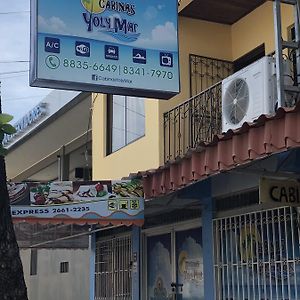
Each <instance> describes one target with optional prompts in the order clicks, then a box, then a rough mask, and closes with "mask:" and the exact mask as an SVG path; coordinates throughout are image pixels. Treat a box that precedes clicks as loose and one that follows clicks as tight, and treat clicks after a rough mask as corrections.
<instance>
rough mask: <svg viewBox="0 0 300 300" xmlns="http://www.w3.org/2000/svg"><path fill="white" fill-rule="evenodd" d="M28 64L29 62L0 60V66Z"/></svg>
mask: <svg viewBox="0 0 300 300" xmlns="http://www.w3.org/2000/svg"><path fill="white" fill-rule="evenodd" d="M14 63H29V60H0V64H14Z"/></svg>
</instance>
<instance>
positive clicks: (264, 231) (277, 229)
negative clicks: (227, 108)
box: [90, 1, 299, 300]
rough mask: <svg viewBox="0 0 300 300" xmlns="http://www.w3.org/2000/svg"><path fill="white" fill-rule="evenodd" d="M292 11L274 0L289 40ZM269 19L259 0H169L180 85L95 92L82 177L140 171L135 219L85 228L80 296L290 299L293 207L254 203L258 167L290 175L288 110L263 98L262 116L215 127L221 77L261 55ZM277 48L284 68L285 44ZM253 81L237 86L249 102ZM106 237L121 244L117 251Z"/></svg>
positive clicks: (268, 49) (271, 41)
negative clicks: (85, 279) (152, 92)
mask: <svg viewBox="0 0 300 300" xmlns="http://www.w3.org/2000/svg"><path fill="white" fill-rule="evenodd" d="M293 12H294V11H293V7H291V6H290V5H287V4H282V5H281V13H282V16H281V17H282V18H281V21H282V38H283V39H284V40H292V39H293V28H294V15H293ZM276 28H277V27H276V26H274V11H273V3H272V2H269V1H253V2H251V4H250V3H249V1H239V3H228V2H226V3H225V2H222V1H214V2H213V3H208V2H200V1H180V5H179V32H178V33H179V54H180V78H181V93H180V94H179V95H177V96H176V97H174V98H172V99H171V100H169V101H159V100H155V99H131V98H130V97H125V96H124V97H122V96H116V95H97V96H96V97H95V103H94V106H93V107H94V113H93V139H92V141H93V179H94V180H98V179H117V178H122V177H128V176H129V175H131V176H140V177H142V178H143V181H144V189H145V198H146V203H145V224H144V226H143V228H142V229H140V230H139V229H136V228H110V229H108V230H103V231H101V233H97V234H96V235H95V236H94V250H95V252H94V255H95V270H94V274H95V277H94V282H91V286H92V287H93V286H95V289H94V290H93V288H92V287H91V291H92V294H91V295H90V297H91V299H149V300H150V299H151V300H157V299H160V300H162V299H195V300H196V299H197V300H198V299H199V300H200V299H205V300H208V299H209V300H210V299H244V300H246V299H248V300H249V299H297V297H298V295H299V275H298V274H299V270H298V269H299V266H298V261H299V246H298V242H299V228H298V225H296V224H298V220H299V216H298V211H297V209H295V208H293V207H290V206H284V205H278V204H277V205H275V204H274V203H264V202H268V201H266V199H267V197H262V196H260V193H259V190H260V180H261V178H262V177H264V176H266V177H268V176H269V177H272V178H277V179H278V178H279V179H280V180H282V182H285V181H287V180H288V179H290V178H291V177H292V178H295V177H296V173H297V170H298V169H297V168H296V167H295V168H292V167H291V166H292V165H294V166H297V165H298V160H297V155H298V150H297V149H296V148H297V147H298V146H299V145H298V142H295V143H294V144H293V145H292V146H289V143H288V142H287V141H288V140H289V139H290V138H291V136H294V133H292V132H293V128H294V126H296V123H292V124H293V125H291V127H290V125H289V121H288V120H289V119H290V118H293V119H294V120H295V121H293V122H297V121H296V120H297V118H298V113H297V111H298V108H297V107H294V108H290V111H288V110H284V109H279V110H278V111H277V112H276V114H275V109H276V101H275V102H274V107H273V108H272V109H273V113H271V116H270V117H269V116H268V117H263V116H262V117H260V118H259V116H260V115H261V114H263V113H264V111H261V113H260V114H259V115H257V118H256V119H258V121H257V122H254V123H252V122H253V121H254V119H251V118H250V119H247V120H246V121H248V122H249V123H246V124H244V125H243V126H242V128H241V129H239V128H238V127H237V128H235V129H236V131H234V132H233V131H228V132H227V133H224V134H223V135H221V134H222V118H223V117H224V116H223V114H224V111H223V112H222V100H223V98H224V93H225V91H223V90H222V83H221V82H222V80H223V79H225V78H227V77H228V76H230V75H232V74H237V72H238V71H240V72H242V71H244V70H245V69H244V68H247V67H248V66H252V64H253V63H255V62H258V61H259V60H260V59H263V58H264V57H265V56H268V57H270V59H271V57H273V55H274V51H275V46H276V45H275V44H276V43H275V32H276V30H275V29H276ZM285 56H286V57H289V59H290V60H289V62H288V63H287V64H288V65H289V66H291V68H292V65H293V62H292V60H293V53H290V52H289V51H286V52H285ZM274 72H275V71H274V70H273V75H272V76H275V73H276V72H275V73H274ZM241 74H243V73H241ZM257 74H258V72H255V71H254V72H253V73H252V75H251V76H253V78H255V76H257ZM286 74H287V75H289V76H292V77H293V76H294V75H292V74H293V71H287V73H286ZM245 77H246V75H241V77H240V79H244V80H246V79H245ZM238 84H240V85H241V82H239V83H238ZM292 84H293V83H292ZM242 85H243V84H242ZM295 85H297V82H295ZM240 88H241V86H240V87H238V88H237V87H235V89H238V90H239V89H240ZM265 89H266V82H265V81H263V79H262V80H260V81H259V80H258V81H257V83H256V84H254V85H252V86H249V90H248V92H246V94H247V93H248V96H249V94H250V101H254V100H253V99H255V98H257V97H261V96H260V94H261V93H262V91H263V90H265ZM254 90H255V92H254ZM274 93H275V92H274ZM246 94H245V95H246ZM222 95H223V96H222ZM238 96H239V94H238V93H237V94H235V97H233V98H235V99H233V100H234V101H235V102H234V104H236V102H237V100H236V98H238ZM243 96H244V95H243ZM266 97H267V96H266ZM273 97H274V100H275V98H276V96H273ZM251 99H252V100H251ZM265 100H266V99H264V96H262V101H265ZM291 106H292V107H293V105H291ZM238 117H239V116H237V115H232V119H234V120H236V121H235V122H234V123H235V124H237V123H238ZM249 124H252V125H249ZM282 128H285V129H287V128H290V129H291V131H287V132H282V131H281V130H282ZM224 131H227V129H226V130H224ZM275 133H276V134H275ZM217 135H219V136H217ZM296 140H297V138H296ZM294 148H295V149H294ZM292 169H293V170H292ZM146 170H148V171H146ZM141 171H142V172H141ZM115 243H117V244H118V243H119V244H118V245H120V243H121V244H122V245H123V246H124V245H129V244H130V247H131V248H128V247H129V246H128V247H127V246H124V247H125V248H126V247H127V248H126V252H125V253H127V254H126V255H125V256H122V255H121V254H120V250H119V249H120V248H119V247H121V246H115V247H112V246H111V245H117V244H115ZM128 243H129V244H128ZM131 243H132V244H131ZM133 245H134V246H133ZM109 247H110V248H109ZM108 249H110V250H108ZM105 253H106V254H105ZM109 253H110V254H109ZM121 253H123V252H121ZM128 253H129V255H128ZM120 256H121V257H122V258H121V259H119V257H120ZM104 266H105V267H104ZM92 273H93V270H91V274H92ZM108 283H109V284H108ZM107 287H111V289H110V291H109V292H108V291H107V290H106V288H107Z"/></svg>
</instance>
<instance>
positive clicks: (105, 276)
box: [95, 236, 132, 300]
mask: <svg viewBox="0 0 300 300" xmlns="http://www.w3.org/2000/svg"><path fill="white" fill-rule="evenodd" d="M131 258H132V249H131V237H130V236H120V237H112V238H110V239H107V240H99V241H97V242H96V259H95V264H96V265H95V300H129V299H131V268H130V264H131V261H132V259H131Z"/></svg>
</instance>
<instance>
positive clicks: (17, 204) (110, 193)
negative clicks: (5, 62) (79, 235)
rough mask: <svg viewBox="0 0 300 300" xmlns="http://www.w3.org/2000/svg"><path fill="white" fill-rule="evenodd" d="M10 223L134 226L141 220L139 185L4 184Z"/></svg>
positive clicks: (118, 183)
mask: <svg viewBox="0 0 300 300" xmlns="http://www.w3.org/2000/svg"><path fill="white" fill-rule="evenodd" d="M7 186H8V192H9V197H10V203H11V214H12V217H13V220H14V221H28V222H39V223H43V222H44V223H48V222H49V223H61V222H62V223H76V224H86V223H87V224H96V223H99V224H109V223H112V224H128V225H130V224H136V225H142V224H143V220H144V201H143V189H142V185H141V182H140V181H138V180H131V181H97V182H72V181H60V182H49V183H8V185H7Z"/></svg>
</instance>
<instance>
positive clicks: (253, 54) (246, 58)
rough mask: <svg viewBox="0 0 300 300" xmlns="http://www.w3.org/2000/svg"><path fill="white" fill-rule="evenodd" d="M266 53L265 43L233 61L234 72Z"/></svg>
mask: <svg viewBox="0 0 300 300" xmlns="http://www.w3.org/2000/svg"><path fill="white" fill-rule="evenodd" d="M265 55H266V52H265V44H262V45H260V46H258V47H256V48H255V49H253V50H251V51H250V52H248V53H246V54H245V55H243V56H242V57H240V58H238V59H237V60H235V61H234V62H233V66H234V72H237V71H239V70H241V69H243V68H245V67H247V66H249V65H250V64H252V63H254V62H255V61H257V60H259V59H260V58H262V57H264V56H265Z"/></svg>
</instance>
